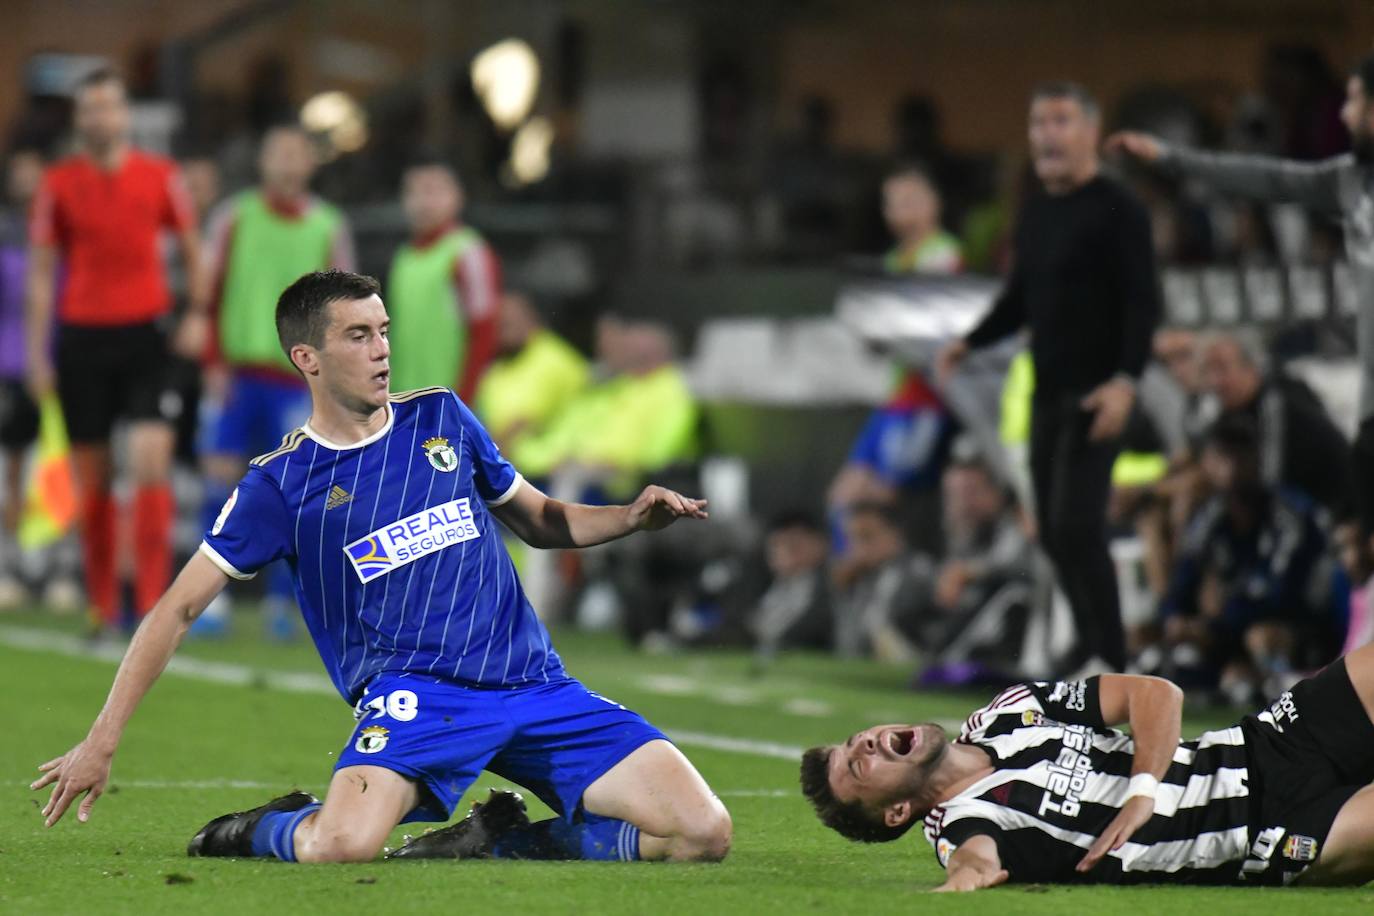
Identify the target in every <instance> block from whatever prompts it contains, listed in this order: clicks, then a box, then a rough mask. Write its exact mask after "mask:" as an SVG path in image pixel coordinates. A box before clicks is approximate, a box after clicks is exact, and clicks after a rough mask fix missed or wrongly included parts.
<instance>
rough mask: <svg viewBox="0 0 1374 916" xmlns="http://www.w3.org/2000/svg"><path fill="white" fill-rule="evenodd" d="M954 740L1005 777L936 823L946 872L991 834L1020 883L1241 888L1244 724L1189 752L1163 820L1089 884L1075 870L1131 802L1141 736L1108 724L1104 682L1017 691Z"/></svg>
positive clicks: (1171, 782)
mask: <svg viewBox="0 0 1374 916" xmlns="http://www.w3.org/2000/svg"><path fill="white" fill-rule="evenodd" d="M956 740H957V741H959V742H962V743H965V744H974V745H977V746H978V747H980V748H982V749H983V750H985V751H987V752H988V754H989V756H990V757H991V758H992V763H993V766H994V767H995V768H996V770H995V772H994V773H992V775H990V776H987V777H986V778H984V779H982V780H980V781H979V782H977V783H974V784H973V785H971V786H969V787H968V788H967V789H965V790H964V791H963V792H961V793H959V795H957V796H956V797H954V798H952V799H950V800H949V801H947V802H945V803H944V804H942V805H939V806H938V807H936V808H934V809H933V810H932V811H931V812H930V814H929V815H928V816H927V817H926V820H925V835H926V839H927V840H929V841H930V844H931V845H932V846H933V847H934V848H935V852H936V855H937V856H938V858H939V860H940V864H941V865H942V866H947V865H948V863H949V857H950V854H951V853H953V852H954V850H955V849H956V848H958V846H959V844H961V843H963V842H965V841H967V840H968V839H969V838H970V837H972V836H976V835H978V834H987V835H988V836H990V837H992V838H993V839H994V840H995V841H996V843H997V849H998V853H999V855H1000V857H1001V860H1002V864H1003V867H1004V868H1006V869H1007V871H1008V872H1009V873H1010V875H1011V878H1012V880H1015V881H1076V880H1090V881H1107V882H1112V883H1128V882H1137V881H1141V882H1144V881H1175V882H1177V881H1188V882H1204V883H1232V882H1236V881H1238V880H1239V877H1240V875H1239V873H1240V867H1241V863H1242V862H1243V861H1244V860H1245V858H1246V854H1247V852H1248V848H1249V843H1248V839H1247V834H1248V830H1247V828H1248V823H1249V812H1250V797H1249V791H1248V788H1247V780H1248V772H1247V752H1246V747H1245V738H1244V735H1243V734H1242V732H1241V729H1240V727H1239V726H1236V727H1232V728H1226V729H1221V730H1219V731H1211V732H1205V733H1204V734H1202V735H1201V736H1200V737H1198V738H1197V739H1196V740H1193V741H1184V742H1181V743H1180V744H1179V746H1178V750H1177V751H1176V752H1175V753H1174V759H1173V763H1172V764H1171V765H1170V767H1169V770H1168V772H1167V773H1166V774H1165V776H1164V779H1163V780H1162V781H1161V783H1160V787H1159V793H1158V796H1157V797H1156V799H1155V813H1154V816H1153V817H1152V818H1151V819H1150V820H1149V821H1148V822H1147V823H1146V824H1145V825H1144V826H1142V827H1141V828H1140V829H1139V830H1137V831H1136V832H1135V834H1134V835H1133V836H1132V837H1131V839H1130V841H1129V842H1127V843H1126V844H1124V845H1123V846H1122V847H1121V848H1120V849H1119V850H1116V851H1115V852H1111V853H1109V854H1108V855H1107V857H1106V858H1104V859H1103V860H1102V862H1101V863H1100V864H1099V865H1098V866H1097V867H1096V868H1095V869H1094V870H1093V871H1092V872H1091V873H1089V874H1088V875H1079V874H1078V873H1077V872H1075V871H1074V866H1075V865H1077V864H1078V862H1079V860H1080V859H1082V858H1083V855H1084V854H1085V853H1086V852H1087V851H1088V849H1089V847H1091V846H1092V844H1093V842H1094V841H1095V840H1096V839H1097V837H1098V836H1099V835H1100V834H1101V833H1102V831H1103V830H1104V829H1105V828H1106V827H1107V825H1108V824H1109V823H1111V820H1112V818H1114V817H1116V815H1117V813H1118V812H1119V811H1120V809H1121V807H1122V806H1123V805H1124V804H1125V802H1126V791H1127V784H1128V783H1129V781H1130V776H1131V766H1132V762H1133V759H1134V754H1135V744H1134V742H1133V741H1132V739H1131V737H1130V736H1129V735H1127V734H1125V733H1123V732H1120V731H1117V730H1116V729H1111V728H1107V727H1106V726H1105V725H1104V723H1103V721H1102V707H1101V705H1100V701H1099V697H1098V679H1097V678H1095V677H1092V678H1088V679H1087V680H1083V681H1061V682H1058V683H1053V684H1050V683H1026V684H1018V685H1016V686H1014V687H1010V688H1008V689H1006V690H1004V691H1002V693H1000V694H998V695H997V696H996V697H995V698H994V699H993V701H992V702H991V703H989V704H988V705H987V706H985V707H983V708H982V709H980V710H978V711H977V712H975V713H973V715H971V716H969V718H968V721H967V722H965V723H964V727H963V730H962V733H961V734H960V735H959V737H958V739H956Z"/></svg>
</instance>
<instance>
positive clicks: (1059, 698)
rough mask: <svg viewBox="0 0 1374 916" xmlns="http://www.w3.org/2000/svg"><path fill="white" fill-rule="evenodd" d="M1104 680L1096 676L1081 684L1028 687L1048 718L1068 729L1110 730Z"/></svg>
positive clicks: (1061, 682)
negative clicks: (1103, 695) (1104, 709)
mask: <svg viewBox="0 0 1374 916" xmlns="http://www.w3.org/2000/svg"><path fill="white" fill-rule="evenodd" d="M1100 682H1101V678H1100V677H1098V676H1097V675H1093V676H1092V677H1090V678H1085V679H1083V680H1081V681H1055V682H1052V683H1046V682H1043V681H1041V682H1037V683H1034V684H1028V685H1027V686H1028V687H1029V688H1030V691H1031V693H1032V694H1033V695H1034V696H1035V698H1036V700H1038V701H1039V702H1040V708H1041V709H1043V710H1044V711H1045V716H1046V717H1047V718H1050V719H1053V720H1054V721H1056V722H1063V723H1064V724H1065V725H1087V726H1090V727H1092V728H1106V727H1107V723H1106V721H1105V720H1104V719H1103V718H1102V699H1101V691H1100Z"/></svg>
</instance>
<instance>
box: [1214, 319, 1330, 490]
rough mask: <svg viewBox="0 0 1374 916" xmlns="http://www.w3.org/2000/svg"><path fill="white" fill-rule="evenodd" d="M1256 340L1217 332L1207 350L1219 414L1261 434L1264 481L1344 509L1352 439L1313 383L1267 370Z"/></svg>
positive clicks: (1261, 476) (1261, 472)
mask: <svg viewBox="0 0 1374 916" xmlns="http://www.w3.org/2000/svg"><path fill="white" fill-rule="evenodd" d="M1262 359H1263V357H1262V354H1261V353H1260V351H1259V348H1258V346H1257V345H1256V344H1254V343H1251V344H1250V345H1249V346H1247V345H1246V344H1244V343H1242V341H1241V338H1240V337H1238V336H1237V335H1235V334H1219V335H1217V336H1215V337H1213V338H1212V339H1211V341H1210V342H1209V343H1208V344H1207V345H1206V346H1205V347H1204V350H1203V359H1202V362H1203V377H1204V382H1205V384H1206V386H1207V389H1208V390H1209V391H1210V392H1211V393H1212V394H1213V395H1214V396H1215V397H1216V399H1217V402H1218V405H1219V407H1220V409H1221V416H1222V417H1228V416H1241V417H1245V418H1247V419H1249V420H1250V421H1251V423H1253V424H1254V425H1255V428H1256V430H1257V431H1258V436H1259V461H1260V465H1259V472H1260V479H1261V480H1262V481H1263V483H1264V484H1265V485H1266V486H1270V487H1275V486H1282V487H1286V488H1289V489H1293V490H1297V491H1299V492H1301V493H1302V494H1303V495H1305V496H1307V497H1308V498H1309V499H1312V500H1315V501H1316V502H1317V503H1318V504H1319V505H1321V506H1322V507H1324V508H1325V509H1327V510H1328V511H1329V512H1331V513H1333V514H1336V513H1340V512H1341V511H1342V510H1343V509H1344V508H1345V507H1344V502H1345V500H1346V499H1347V498H1348V497H1349V493H1350V467H1351V461H1350V444H1349V443H1348V442H1347V441H1346V439H1345V436H1344V435H1342V434H1341V431H1340V430H1339V429H1337V428H1336V426H1335V424H1334V423H1332V422H1331V418H1330V417H1329V416H1328V415H1327V413H1326V408H1325V407H1324V406H1323V405H1322V403H1321V401H1320V399H1318V397H1317V396H1316V394H1315V393H1313V391H1312V389H1311V388H1309V387H1307V385H1306V384H1305V383H1303V382H1301V381H1299V380H1297V379H1295V378H1292V377H1290V376H1287V375H1285V374H1283V373H1280V372H1275V373H1270V374H1268V376H1267V377H1266V374H1265V372H1264V370H1263V368H1262V362H1261V360H1262Z"/></svg>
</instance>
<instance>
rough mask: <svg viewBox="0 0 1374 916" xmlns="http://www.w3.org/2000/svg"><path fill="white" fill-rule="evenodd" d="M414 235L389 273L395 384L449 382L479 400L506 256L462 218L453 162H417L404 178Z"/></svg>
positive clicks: (394, 386) (417, 385)
mask: <svg viewBox="0 0 1374 916" xmlns="http://www.w3.org/2000/svg"><path fill="white" fill-rule="evenodd" d="M401 204H402V206H403V207H404V208H405V213H406V220H407V222H408V223H409V226H410V241H408V242H407V243H406V244H404V245H402V246H401V248H400V249H399V250H397V252H396V255H395V257H394V258H393V259H392V261H391V272H390V274H389V275H388V276H387V284H386V305H387V312H388V313H389V314H390V316H391V389H392V390H393V391H406V390H409V389H413V388H426V387H429V386H433V385H442V386H444V387H449V388H453V389H454V390H456V391H457V392H458V396H459V397H461V398H462V399H463V400H464V401H465V402H466V403H469V404H471V403H472V402H473V398H474V397H475V395H476V393H477V383H478V381H479V380H480V379H481V377H482V373H483V372H484V371H486V368H487V364H488V363H489V362H490V361H491V358H492V356H493V354H494V352H495V350H496V331H497V328H496V324H497V315H496V310H497V305H498V303H499V301H500V298H501V263H500V261H499V260H497V257H496V253H495V252H494V251H493V250H492V248H491V246H490V245H488V244H487V242H486V240H485V239H484V238H483V237H482V235H481V233H479V232H478V231H477V230H476V229H474V228H472V227H471V226H467V225H464V224H463V222H462V216H463V207H464V204H465V198H464V194H463V186H462V184H461V183H460V182H459V180H458V175H457V173H455V172H454V171H453V169H452V168H451V167H450V166H449V165H447V164H446V163H444V162H442V161H440V160H436V159H428V160H421V161H418V162H415V163H413V164H412V165H411V166H410V167H409V168H408V169H406V171H405V175H404V176H403V178H402V180H401Z"/></svg>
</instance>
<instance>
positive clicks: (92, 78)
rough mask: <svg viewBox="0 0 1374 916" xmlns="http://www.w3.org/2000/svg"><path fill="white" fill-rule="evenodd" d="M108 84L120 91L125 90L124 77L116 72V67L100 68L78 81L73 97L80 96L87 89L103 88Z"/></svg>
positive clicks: (73, 90)
mask: <svg viewBox="0 0 1374 916" xmlns="http://www.w3.org/2000/svg"><path fill="white" fill-rule="evenodd" d="M106 83H114V84H115V85H116V86H118V87H119V88H120V89H124V88H125V86H124V77H122V76H120V75H119V72H118V71H117V70H115V68H114V67H110V66H99V67H96V68H95V69H94V70H91V71H89V72H88V73H86V74H85V75H84V76H82V77H81V79H79V80H77V81H76V85H75V86H74V87H73V89H72V95H74V96H75V95H80V94H81V93H82V92H85V91H86V90H87V89H91V88H93V87H95V86H103V85H105V84H106Z"/></svg>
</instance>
